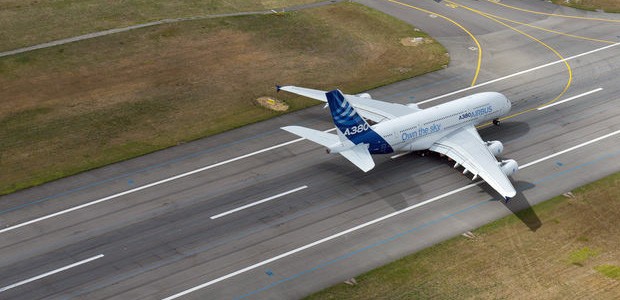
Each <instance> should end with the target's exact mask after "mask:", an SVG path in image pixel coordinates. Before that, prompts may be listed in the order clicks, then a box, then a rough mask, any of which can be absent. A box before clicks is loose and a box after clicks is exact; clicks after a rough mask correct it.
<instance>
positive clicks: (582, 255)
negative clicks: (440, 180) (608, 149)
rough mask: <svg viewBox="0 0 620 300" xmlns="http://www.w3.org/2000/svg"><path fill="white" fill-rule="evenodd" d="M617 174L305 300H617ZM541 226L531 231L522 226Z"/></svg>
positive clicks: (619, 187) (619, 237) (619, 286)
mask: <svg viewBox="0 0 620 300" xmlns="http://www.w3.org/2000/svg"><path fill="white" fill-rule="evenodd" d="M619 190H620V173H618V174H615V175H612V176H609V177H607V178H604V179H602V180H599V181H597V182H594V183H591V184H588V185H586V186H584V187H582V188H579V189H577V190H575V191H573V193H574V194H575V195H576V198H575V199H568V198H565V197H556V198H553V199H551V200H549V201H545V202H542V203H540V204H538V205H536V206H534V207H533V208H532V209H531V210H527V211H525V212H520V213H519V214H520V215H519V216H515V215H510V216H507V217H505V218H502V219H500V220H497V221H495V222H492V223H490V224H487V225H485V226H483V227H481V228H479V229H476V230H475V231H473V232H474V234H475V235H476V237H475V238H474V239H467V238H465V237H461V236H458V237H455V238H452V239H450V240H447V241H445V242H442V243H440V244H437V245H435V246H433V247H430V248H427V249H424V250H422V251H420V252H417V253H414V254H411V255H409V256H406V257H404V258H402V259H399V260H398V261H395V262H393V263H390V264H387V265H385V266H382V267H380V268H377V269H374V270H372V271H369V272H367V273H365V274H362V275H360V276H358V277H356V280H357V283H358V284H357V285H356V286H349V285H346V284H338V285H335V286H333V287H331V288H328V289H325V290H323V291H320V292H318V293H316V294H313V295H311V296H309V297H308V298H307V299H472V298H475V299H513V298H518V299H615V298H617V295H618V291H620V280H619V279H620V267H618V266H619V265H620V249H619V248H618V245H619V244H620V193H618V191H619ZM528 214H530V215H531V214H535V215H536V216H537V217H538V218H539V219H540V220H541V222H542V226H541V227H540V228H538V229H537V230H536V231H531V230H530V229H529V228H528V227H527V226H526V225H524V224H523V221H522V219H523V218H524V217H527V215H528Z"/></svg>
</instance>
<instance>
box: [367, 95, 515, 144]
mask: <svg viewBox="0 0 620 300" xmlns="http://www.w3.org/2000/svg"><path fill="white" fill-rule="evenodd" d="M510 107H511V104H510V101H509V100H508V98H506V97H505V96H504V95H502V94H500V93H496V92H484V93H478V94H474V95H471V96H467V97H463V98H460V99H456V100H453V101H450V102H447V103H444V104H440V105H437V106H433V107H430V108H427V109H423V110H420V111H417V112H415V113H412V114H409V115H406V116H402V117H398V118H395V119H392V120H388V121H384V122H381V123H379V124H376V125H374V126H372V128H373V130H374V131H375V132H377V133H378V134H379V135H380V136H381V137H383V138H384V139H385V141H387V142H388V143H389V144H390V146H391V147H392V149H393V150H394V151H395V152H408V151H417V150H426V149H428V148H430V147H431V145H432V144H433V143H435V142H436V141H438V140H439V139H441V138H443V137H444V136H446V135H448V134H450V133H451V132H453V131H454V130H456V129H459V128H462V127H464V126H468V125H471V124H473V125H474V126H475V125H478V124H480V123H484V122H488V121H491V120H493V119H498V118H500V117H501V116H504V115H506V114H507V113H508V112H509V111H510Z"/></svg>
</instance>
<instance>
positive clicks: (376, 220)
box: [163, 130, 620, 300]
mask: <svg viewBox="0 0 620 300" xmlns="http://www.w3.org/2000/svg"><path fill="white" fill-rule="evenodd" d="M617 134H620V130H617V131H614V132H612V133H609V134H606V135H603V136H601V137H598V138H595V139H593V140H590V141H587V142H585V143H582V144H579V145H576V146H573V147H571V148H568V149H566V150H563V151H560V152H557V153H554V154H551V155H548V156H545V157H543V158H540V159H537V160H535V161H533V162H530V163H527V164H525V165H523V166H520V167H519V170H521V169H524V168H527V167H530V166H532V165H534V164H537V163H540V162H543V161H545V160H548V159H551V158H553V157H556V156H558V155H561V154H564V153H567V152H570V151H573V150H576V149H579V148H581V147H585V146H587V145H590V144H592V143H595V142H598V141H600V140H603V139H606V138H609V137H612V136H614V135H617ZM482 182H483V181H478V182H476V183H472V184H469V185H466V186H464V187H461V188H458V189H456V190H453V191H450V192H447V193H445V194H442V195H439V196H437V197H434V198H431V199H428V200H426V201H423V202H420V203H418V204H415V205H412V206H409V207H407V208H404V209H401V210H398V211H395V212H393V213H391V214H388V215H385V216H383V217H379V218H377V219H374V220H372V221H369V222H366V223H363V224H360V225H357V226H355V227H353V228H350V229H347V230H345V231H341V232H339V233H336V234H334V235H330V236H328V237H326V238H323V239H320V240H318V241H315V242H313V243H310V244H307V245H305V246H301V247H299V248H297V249H293V250H291V251H288V252H285V253H282V254H280V255H278V256H274V257H272V258H269V259H267V260H264V261H261V262H259V263H256V264H253V265H251V266H248V267H245V268H243V269H240V270H238V271H235V272H232V273H229V274H227V275H224V276H222V277H219V278H216V279H213V280H211V281H209V282H205V283H203V284H201V285H197V286H195V287H193V288H190V289H187V290H185V291H182V292H180V293H177V294H174V295H172V296H169V297H166V298H164V299H163V300H172V299H176V298H179V297H181V296H184V295H187V294H189V293H191V292H195V291H197V290H200V289H203V288H205V287H208V286H210V285H213V284H215V283H218V282H220V281H223V280H226V279H228V278H231V277H234V276H237V275H239V274H242V273H245V272H247V271H251V270H253V269H256V268H258V267H261V266H264V265H266V264H268V263H271V262H274V261H277V260H279V259H282V258H285V257H287V256H290V255H293V254H295V253H298V252H301V251H304V250H306V249H308V248H311V247H314V246H316V245H319V244H322V243H325V242H327V241H331V240H333V239H336V238H338V237H341V236H343V235H345V234H348V233H351V232H354V231H356V230H359V229H362V228H364V227H368V226H370V225H373V224H376V223H378V222H381V221H383V220H386V219H389V218H391V217H394V216H397V215H400V214H402V213H405V212H408V211H410V210H412V209H416V208H418V207H421V206H424V205H426V204H429V203H432V202H435V201H437V200H440V199H443V198H445V197H448V196H450V195H454V194H456V193H459V192H461V191H464V190H466V189H469V188H472V187H474V186H476V185H479V184H481V183H482Z"/></svg>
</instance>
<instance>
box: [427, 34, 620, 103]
mask: <svg viewBox="0 0 620 300" xmlns="http://www.w3.org/2000/svg"><path fill="white" fill-rule="evenodd" d="M618 45H620V43H615V44H612V45H608V46H605V47H601V48H597V49H594V50H591V51H588V52H584V53H580V54H577V55H573V56H571V57H567V58H565V59H560V60H556V61H554V62H550V63H548V64H544V65H540V66H538V67H534V68H531V69H527V70H524V71H520V72H517V73H514V74H510V75H506V76H504V77H500V78H497V79H493V80H490V81H487V82H483V83H480V84H476V85H474V86H470V87H466V88H464V89H460V90H457V91H454V92H450V93H447V94H444V95H441V96H437V97H434V98H430V99H427V100H424V101H420V102H418V103H416V104H424V103H428V102H431V101H435V100H438V99H441V98H444V97H448V96H452V95H455V94H458V93H461V92H465V91H469V90H472V89H475V88H479V87H482V86H485V85H489V84H491V83H495V82H498V81H501V80H504V79H508V78H512V77H515V76H519V75H523V74H525V73H529V72H533V71H536V70H539V69H542V68H546V67H549V66H552V65H556V64H559V63H563V62H565V61H569V60H572V59H575V58H579V57H582V56H585V55H589V54H592V53H596V52H599V51H603V50H606V49H609V48H612V47H616V46H618Z"/></svg>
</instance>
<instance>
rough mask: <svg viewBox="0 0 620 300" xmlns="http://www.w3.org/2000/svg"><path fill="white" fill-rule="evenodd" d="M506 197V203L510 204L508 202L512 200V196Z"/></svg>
mask: <svg viewBox="0 0 620 300" xmlns="http://www.w3.org/2000/svg"><path fill="white" fill-rule="evenodd" d="M504 199H506V204H508V202H510V199H512V198H510V197H505V198H504Z"/></svg>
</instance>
